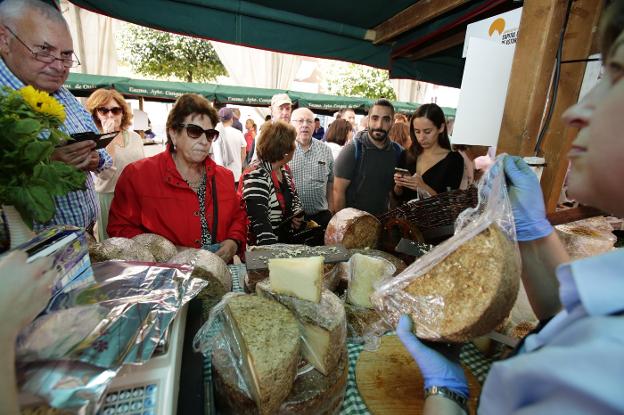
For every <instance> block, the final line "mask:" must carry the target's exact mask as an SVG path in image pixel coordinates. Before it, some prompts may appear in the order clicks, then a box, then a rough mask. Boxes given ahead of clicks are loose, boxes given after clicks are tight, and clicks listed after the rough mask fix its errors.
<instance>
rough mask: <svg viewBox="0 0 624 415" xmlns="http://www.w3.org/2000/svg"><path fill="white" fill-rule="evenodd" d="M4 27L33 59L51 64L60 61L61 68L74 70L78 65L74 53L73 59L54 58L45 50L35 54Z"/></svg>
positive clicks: (78, 62)
mask: <svg viewBox="0 0 624 415" xmlns="http://www.w3.org/2000/svg"><path fill="white" fill-rule="evenodd" d="M4 27H5V28H6V29H7V30H8V31H9V33H11V34H12V35H13V37H15V39H17V40H18V42H19V43H21V44H22V45H24V47H25V48H26V49H28V51H29V52H30V53H32V55H33V57H34V58H35V59H36V60H38V61H39V62H43V63H52V62H54V61H61V63H62V64H63V66H64V67H66V68H75V67H76V66H79V65H80V61H79V60H78V57H77V56H76V54H75V53H74V52H72V55H73V57H74V58H75V59H73V58H57V57H56V56H54V55H53V54H51V53H50V52H48V51H46V50H41V51H39V52H35V51H34V50H32V49H31V48H30V47H29V46H28V45H27V44H26V43H24V41H23V40H22V39H20V38H19V36H17V35H16V34H15V32H13V31H12V30H11V29H10V28H9V27H8V26H6V25H5V26H4Z"/></svg>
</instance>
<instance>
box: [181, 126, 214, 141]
mask: <svg viewBox="0 0 624 415" xmlns="http://www.w3.org/2000/svg"><path fill="white" fill-rule="evenodd" d="M178 127H180V128H186V135H188V136H189V137H191V138H194V139H198V138H199V137H201V136H202V134H206V139H207V140H208V141H214V140H216V139H217V138H219V131H217V130H215V129H214V128H209V129H207V130H204V129H203V128H201V127H200V126H199V125H195V124H178Z"/></svg>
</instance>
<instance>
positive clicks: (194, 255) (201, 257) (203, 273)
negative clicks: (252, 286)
mask: <svg viewBox="0 0 624 415" xmlns="http://www.w3.org/2000/svg"><path fill="white" fill-rule="evenodd" d="M169 262H170V263H171V264H185V265H190V266H192V267H193V273H192V274H191V277H193V278H201V279H208V278H211V277H212V278H215V279H217V280H218V281H220V282H221V284H222V285H223V288H225V290H226V291H231V290H232V274H231V273H230V270H229V269H228V267H227V264H226V263H225V261H223V260H222V259H221V257H220V256H218V255H216V254H213V253H212V252H210V251H206V250H204V249H195V248H189V249H185V250H183V251H181V252H179V253H178V254H177V255H175V256H174V257H173V258H171V259H170V260H169Z"/></svg>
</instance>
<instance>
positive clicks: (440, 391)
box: [425, 386, 468, 413]
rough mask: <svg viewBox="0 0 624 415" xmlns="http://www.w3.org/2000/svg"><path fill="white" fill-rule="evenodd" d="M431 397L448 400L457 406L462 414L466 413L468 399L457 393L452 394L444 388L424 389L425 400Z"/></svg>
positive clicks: (432, 387)
mask: <svg viewBox="0 0 624 415" xmlns="http://www.w3.org/2000/svg"><path fill="white" fill-rule="evenodd" d="M432 395H439V396H443V397H445V398H446V399H450V400H452V401H453V402H455V403H456V404H457V405H459V406H460V408H461V409H463V410H464V412H466V413H468V405H467V403H468V399H467V398H464V397H463V396H462V395H460V394H459V393H457V392H454V391H452V390H450V389H449V388H446V387H444V386H431V387H430V388H427V389H425V399H427V398H428V397H429V396H432Z"/></svg>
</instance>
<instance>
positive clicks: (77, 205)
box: [0, 59, 113, 231]
mask: <svg viewBox="0 0 624 415" xmlns="http://www.w3.org/2000/svg"><path fill="white" fill-rule="evenodd" d="M0 85H2V86H8V87H10V88H13V89H20V88H23V87H24V86H25V84H24V83H23V82H22V81H20V80H19V79H18V78H17V77H16V76H15V75H14V74H13V73H12V72H11V70H10V69H9V68H8V67H7V66H6V64H5V63H4V60H3V59H0ZM52 96H53V97H54V98H56V99H57V100H58V101H59V102H60V103H61V104H63V106H64V107H65V113H66V115H67V117H66V118H65V123H64V125H63V126H62V127H61V130H62V131H64V132H66V133H68V134H73V133H81V132H85V131H97V130H98V129H97V127H96V126H95V123H94V122H93V118H91V114H89V112H87V110H86V109H85V108H84V107H83V106H82V105H81V104H80V102H79V101H78V100H77V99H76V97H74V96H73V95H72V94H71V93H70V92H69V91H68V90H67V89H66V88H64V87H61V88H60V89H59V90H58V91H56V92H54V93H53V94H52ZM98 152H99V154H100V164H99V165H98V169H97V172H100V171H102V170H105V169H107V168H109V167H111V166H112V164H113V160H112V158H111V156H110V155H109V154H108V153H107V152H106V150H103V149H102V150H98ZM85 185H86V188H85V190H78V191H75V192H70V193H68V194H66V195H64V196H56V197H55V202H56V213H55V215H54V218H52V220H51V221H50V222H48V223H43V224H42V223H35V226H34V229H35V231H39V230H41V229H43V228H45V227H48V226H51V225H74V226H79V227H82V228H86V227H87V226H89V225H90V224H92V223H93V222H95V220H96V218H97V215H98V209H99V203H98V200H97V195H96V193H95V188H94V186H93V178H92V177H91V174H90V173H85Z"/></svg>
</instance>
